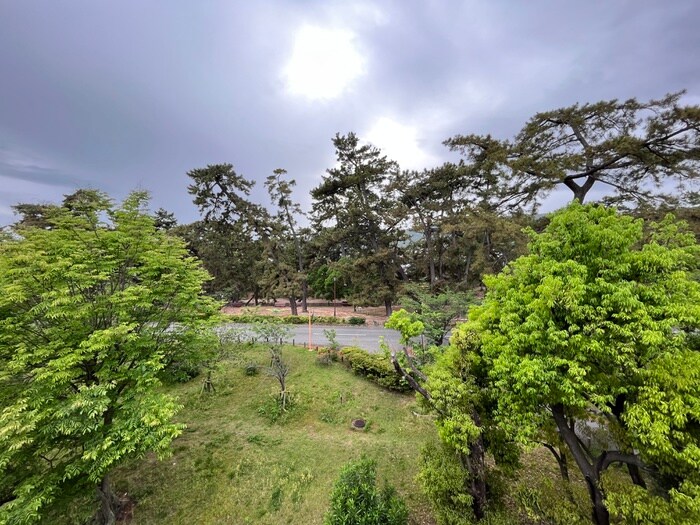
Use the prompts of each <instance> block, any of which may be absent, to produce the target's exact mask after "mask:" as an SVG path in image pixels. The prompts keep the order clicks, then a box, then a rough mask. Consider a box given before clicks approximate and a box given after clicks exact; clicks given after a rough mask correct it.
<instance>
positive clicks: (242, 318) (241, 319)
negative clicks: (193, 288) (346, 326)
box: [227, 314, 345, 324]
mask: <svg viewBox="0 0 700 525" xmlns="http://www.w3.org/2000/svg"><path fill="white" fill-rule="evenodd" d="M227 321H230V322H232V323H244V324H247V323H264V322H268V323H281V324H308V322H309V317H308V316H306V315H282V316H279V315H260V314H237V315H229V316H228V317H227ZM311 322H312V323H313V324H343V323H345V320H344V319H341V318H340V317H332V316H324V315H312V316H311Z"/></svg>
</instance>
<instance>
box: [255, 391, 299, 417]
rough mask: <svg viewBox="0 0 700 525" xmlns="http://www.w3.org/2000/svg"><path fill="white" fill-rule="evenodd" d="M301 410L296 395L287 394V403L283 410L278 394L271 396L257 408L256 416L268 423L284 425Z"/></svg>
mask: <svg viewBox="0 0 700 525" xmlns="http://www.w3.org/2000/svg"><path fill="white" fill-rule="evenodd" d="M301 410H302V407H301V402H300V400H299V397H298V395H292V394H291V393H289V392H287V401H286V403H285V408H284V409H283V408H282V402H281V400H280V396H279V394H277V395H271V396H268V397H267V399H266V400H265V402H264V403H263V404H262V405H260V407H258V415H260V416H262V417H264V418H265V419H267V420H268V421H269V422H270V423H281V424H284V423H286V422H287V421H288V420H289V419H291V418H292V417H294V415H295V414H297V413H298V412H300V411H301Z"/></svg>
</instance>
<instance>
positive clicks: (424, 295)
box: [401, 285, 474, 346]
mask: <svg viewBox="0 0 700 525" xmlns="http://www.w3.org/2000/svg"><path fill="white" fill-rule="evenodd" d="M473 302H474V294H472V293H471V292H455V291H451V290H445V291H440V292H434V293H431V292H430V291H429V290H427V289H425V287H423V286H420V285H412V286H407V287H406V295H404V297H402V298H401V304H402V305H403V306H404V307H405V308H406V310H408V311H409V312H412V313H413V314H415V316H416V318H417V319H418V320H420V321H421V322H422V323H423V325H424V327H425V336H426V337H427V338H428V342H429V343H430V344H434V345H438V346H439V345H441V344H442V343H443V342H444V340H445V337H446V336H447V332H449V330H450V328H451V327H452V324H453V323H454V322H455V320H456V319H458V318H460V317H464V316H465V315H466V313H467V310H468V309H469V305H470V304H472V303H473Z"/></svg>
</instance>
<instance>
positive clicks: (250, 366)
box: [244, 362, 260, 376]
mask: <svg viewBox="0 0 700 525" xmlns="http://www.w3.org/2000/svg"><path fill="white" fill-rule="evenodd" d="M244 370H245V375H247V376H256V375H258V371H259V370H260V365H258V363H253V362H251V363H246V365H245V367H244Z"/></svg>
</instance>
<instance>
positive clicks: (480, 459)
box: [467, 410, 486, 521]
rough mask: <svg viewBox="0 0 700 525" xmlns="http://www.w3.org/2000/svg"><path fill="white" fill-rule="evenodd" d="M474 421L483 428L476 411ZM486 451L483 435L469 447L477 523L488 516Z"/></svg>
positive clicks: (471, 490) (474, 510)
mask: <svg viewBox="0 0 700 525" xmlns="http://www.w3.org/2000/svg"><path fill="white" fill-rule="evenodd" d="M472 420H473V421H474V423H475V424H476V426H477V427H480V426H481V418H480V417H479V414H478V412H477V411H476V410H473V411H472ZM485 456H486V449H485V447H484V440H483V438H482V437H481V435H480V436H479V437H478V438H476V440H475V441H474V443H472V444H471V446H470V447H469V457H468V458H467V461H468V466H469V478H470V480H469V484H470V490H469V493H470V494H471V497H472V511H473V512H474V517H475V518H476V520H477V521H480V520H481V519H483V517H484V515H485V514H486V460H485Z"/></svg>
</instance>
